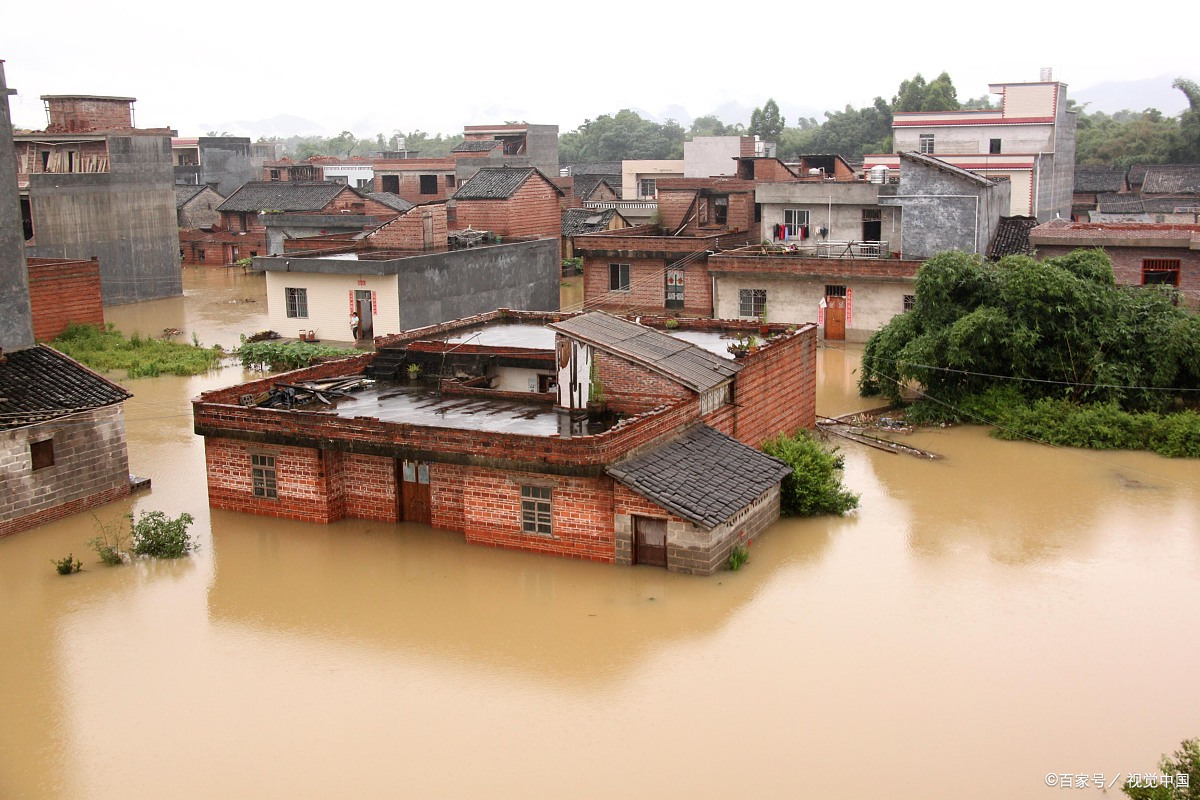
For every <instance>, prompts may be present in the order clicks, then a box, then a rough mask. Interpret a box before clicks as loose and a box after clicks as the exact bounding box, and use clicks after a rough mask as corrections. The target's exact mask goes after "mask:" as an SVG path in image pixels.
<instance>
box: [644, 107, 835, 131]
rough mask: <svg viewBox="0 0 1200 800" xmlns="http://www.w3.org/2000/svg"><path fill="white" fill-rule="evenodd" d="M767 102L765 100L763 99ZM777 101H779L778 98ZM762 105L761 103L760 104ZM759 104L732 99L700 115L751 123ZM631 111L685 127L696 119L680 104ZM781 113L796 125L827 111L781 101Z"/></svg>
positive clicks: (820, 119)
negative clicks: (751, 116)
mask: <svg viewBox="0 0 1200 800" xmlns="http://www.w3.org/2000/svg"><path fill="white" fill-rule="evenodd" d="M763 102H764V103H765V102H766V101H765V100H764V101H763ZM775 102H777V103H778V102H779V101H778V100H776V101H775ZM760 106H761V104H760ZM756 107H759V106H750V105H746V104H745V103H742V102H739V101H737V100H730V101H729V102H727V103H722V104H721V105H719V106H717V107H716V108H714V109H712V110H711V111H706V112H704V113H703V114H698V115H697V116H700V117H707V116H714V117H716V118H717V119H719V120H721V122H724V123H725V124H726V125H736V124H737V123H739V122H740V123H742V124H743V125H749V124H750V115H751V114H752V113H754V109H755V108H756ZM630 110H631V111H636V112H637V114H638V116H640V117H641V118H642V119H648V120H652V121H654V122H657V123H659V124H661V123H663V122H666V121H667V120H668V119H673V120H675V121H676V122H678V123H679V124H680V125H682V126H683V127H685V128H687V127H690V126H691V124H692V120H694V119H695V117H693V116H692V115H691V114H690V113H689V112H688V110H687V109H686V108H684V107H683V106H678V105H670V106H667V107H666V108H664V109H662V110H660V111H659V112H658V113H654V112H652V111H647V110H646V109H644V108H633V109H630ZM779 113H781V114H783V118H784V120H785V121H786V122H787V124H788V125H795V124H796V120H797V119H799V118H801V117H814V118H815V119H816V120H817V122H824V121H825V113H824V112H823V111H820V110H818V109H816V108H814V107H813V106H794V105H787V104H786V103H780V105H779Z"/></svg>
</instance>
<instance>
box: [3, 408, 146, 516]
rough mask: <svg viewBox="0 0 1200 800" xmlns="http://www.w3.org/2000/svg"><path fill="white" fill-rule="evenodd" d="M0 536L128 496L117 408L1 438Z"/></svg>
mask: <svg viewBox="0 0 1200 800" xmlns="http://www.w3.org/2000/svg"><path fill="white" fill-rule="evenodd" d="M0 465H3V466H2V474H0V482H2V483H3V486H4V491H3V492H0V536H5V535H7V534H10V533H16V532H18V531H23V530H27V529H29V528H32V527H35V526H37V525H42V524H44V523H47V522H51V521H53V520H56V519H62V518H63V517H67V516H70V515H72V514H76V513H79V512H80V511H86V510H87V509H89V508H95V507H97V506H101V505H103V504H105V503H109V502H112V501H113V500H117V499H120V498H122V497H125V496H127V495H128V494H129V456H128V451H127V450H126V447H125V417H124V413H123V412H122V410H121V406H120V405H113V406H107V407H105V408H100V409H95V410H93V411H87V412H82V413H79V414H72V415H71V416H69V417H66V418H63V419H60V420H57V421H52V422H46V423H42V424H40V425H33V426H29V427H25V428H16V429H13V430H9V431H4V432H3V433H0Z"/></svg>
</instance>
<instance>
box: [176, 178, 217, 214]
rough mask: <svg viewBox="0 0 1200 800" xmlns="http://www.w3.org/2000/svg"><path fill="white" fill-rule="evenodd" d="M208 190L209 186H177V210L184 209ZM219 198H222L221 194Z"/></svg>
mask: <svg viewBox="0 0 1200 800" xmlns="http://www.w3.org/2000/svg"><path fill="white" fill-rule="evenodd" d="M207 188H209V187H208V185H207V184H205V185H203V186H179V185H177V186H176V187H175V210H176V211H178V210H179V209H181V208H183V207H184V206H185V205H187V204H188V203H189V202H191V201H192V200H194V199H195V198H196V195H198V194H200V193H201V192H203V191H204V190H205V189H207ZM213 194H217V193H216V192H213ZM217 196H218V197H220V195H219V194H218V195H217Z"/></svg>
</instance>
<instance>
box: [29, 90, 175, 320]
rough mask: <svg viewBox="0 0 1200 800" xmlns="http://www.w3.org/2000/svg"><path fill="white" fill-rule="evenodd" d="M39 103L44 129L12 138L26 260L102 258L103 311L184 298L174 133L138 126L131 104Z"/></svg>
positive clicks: (52, 99)
mask: <svg viewBox="0 0 1200 800" xmlns="http://www.w3.org/2000/svg"><path fill="white" fill-rule="evenodd" d="M42 99H43V100H44V101H45V102H46V108H47V113H48V118H49V124H48V125H47V127H46V130H44V131H38V132H24V131H23V132H19V133H17V134H16V135H15V136H14V137H13V139H14V141H15V143H16V147H17V169H18V179H19V181H20V182H21V183H22V184H23V185H24V187H25V188H26V189H27V192H28V195H27V198H26V199H25V201H24V207H23V211H24V213H25V215H26V219H27V224H26V231H27V233H28V234H29V235H30V236H31V237H32V242H36V245H35V246H34V247H31V248H30V250H32V253H31V254H32V255H36V256H39V257H43V258H60V259H89V258H92V257H96V258H98V259H99V262H100V269H101V287H102V290H103V295H104V303H105V304H106V305H113V304H119V303H129V302H135V301H138V300H152V299H155V298H159V297H171V296H175V295H179V294H181V293H182V291H183V282H182V276H181V274H180V271H179V235H178V227H177V218H176V210H175V192H174V185H175V184H174V175H173V167H172V163H171V136H172V134H173V131H170V130H168V129H165V128H160V129H139V128H135V127H134V126H133V103H134V98H131V97H93V96H86V95H44V96H43V97H42ZM32 242H31V244H32Z"/></svg>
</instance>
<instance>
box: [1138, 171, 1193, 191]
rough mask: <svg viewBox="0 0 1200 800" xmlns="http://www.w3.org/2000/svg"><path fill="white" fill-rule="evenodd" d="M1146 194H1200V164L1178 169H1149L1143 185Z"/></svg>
mask: <svg viewBox="0 0 1200 800" xmlns="http://www.w3.org/2000/svg"><path fill="white" fill-rule="evenodd" d="M1142 192H1143V193H1144V194H1174V193H1177V192H1186V193H1189V194H1196V193H1200V164H1191V165H1189V166H1177V167H1147V168H1146V179H1145V181H1144V182H1143V183H1142Z"/></svg>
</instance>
